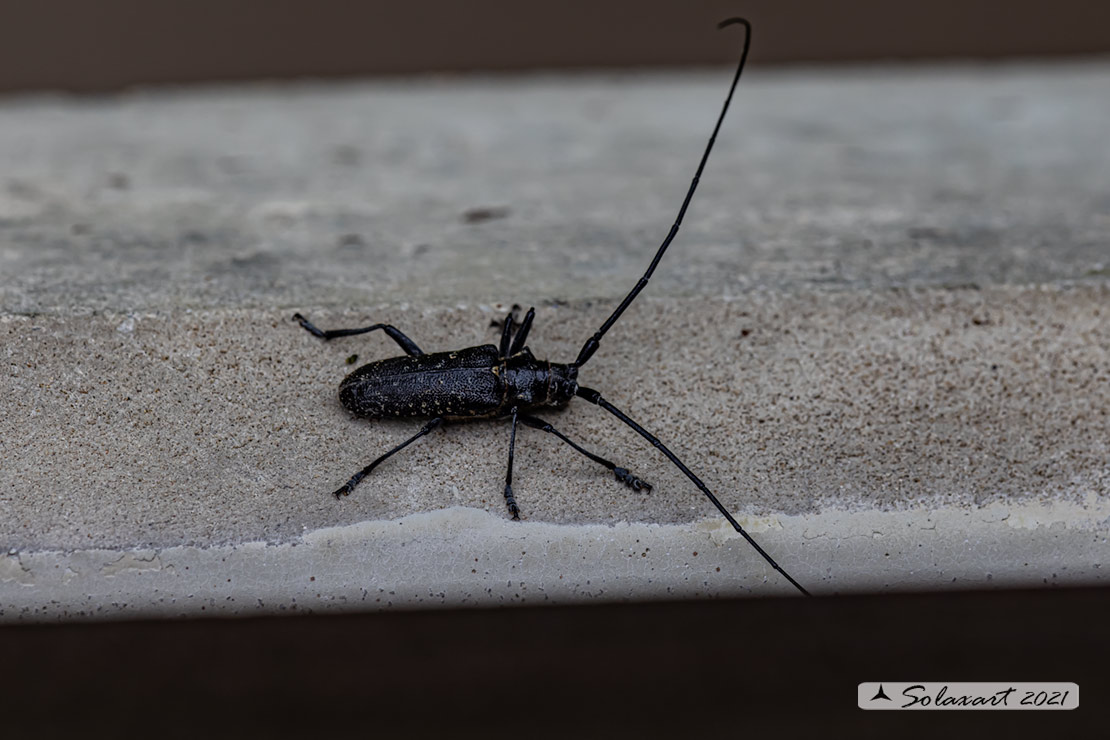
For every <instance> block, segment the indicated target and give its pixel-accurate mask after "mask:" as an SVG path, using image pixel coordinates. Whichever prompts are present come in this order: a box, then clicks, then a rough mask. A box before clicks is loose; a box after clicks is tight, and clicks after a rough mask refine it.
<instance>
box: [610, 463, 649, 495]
mask: <svg viewBox="0 0 1110 740" xmlns="http://www.w3.org/2000/svg"><path fill="white" fill-rule="evenodd" d="M613 475H614V476H616V478H617V480H619V481H620V482H621V483H623V484H625V485H626V486H628V487H629V488H631V489H632V490H633V491H643V492H644V493H651V488H652V486H651V484H650V483H648V482H647V481H646V480H643V479H641V478H637V477H636V476H634V475H632V473H631V471H629V470H628V468H613Z"/></svg>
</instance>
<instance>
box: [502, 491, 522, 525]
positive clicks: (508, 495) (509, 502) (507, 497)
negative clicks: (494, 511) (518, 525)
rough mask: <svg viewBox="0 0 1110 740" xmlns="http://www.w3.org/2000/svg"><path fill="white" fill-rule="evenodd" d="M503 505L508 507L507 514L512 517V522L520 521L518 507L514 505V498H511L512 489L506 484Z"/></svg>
mask: <svg viewBox="0 0 1110 740" xmlns="http://www.w3.org/2000/svg"><path fill="white" fill-rule="evenodd" d="M505 504H506V505H507V506H508V507H509V513H510V514H512V515H513V521H514V522H519V521H520V507H519V506H517V505H516V497H515V496H513V487H512V486H511V485H509V484H508V483H506V484H505Z"/></svg>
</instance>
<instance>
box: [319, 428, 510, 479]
mask: <svg viewBox="0 0 1110 740" xmlns="http://www.w3.org/2000/svg"><path fill="white" fill-rule="evenodd" d="M442 423H443V417H442V416H441V417H438V418H436V419H432V420H431V421H429V422H428V423H427V424H425V425H424V427H423V428H422V429H421V430H420V431H419V432H417V433H416V434H414V435H412V436H411V437H409V438H408V439H406V440H405V441H404V442H402V443H401V444H399V445H397V446H396V447H394V448H393V449H392V450H390V451H389V452H387V453H385V454H384V455H381V456H380V457H379V458H378V459H377V460H375V461H374V462H372V463H370V464H369V465H367V466H366V467H365V468H363V469H362V470H360V471H358V472H357V473H355V474H354V475H352V476H351V479H350V480H349V481H347V482H346V483H344V484H343V485H342V486H341V487H340V488H339V490H337V491H335V493H334V494H333V495H334V496H335V497H336V498H340V497H342V496H347V495H350V493H351V491H353V490H355V486H357V485H358V484H359V482H360V481H361V480H362V479H363V478H365V477H366V476H368V475H370V472H371V471H372V470H373V469H374V468H376V467H378V465H379V464H380V463H383V462H385V461H386V460H387V459H388V458H389V457H390V456H392V455H393V453H395V452H400V451H401V450H403V449H405V448H406V447H408V446H409V445H410V444H412V443H413V442H415V441H416V440H418V439H420V438H421V437H423V436H424V435H425V434H427V433H428V432H430V431H432V430H433V429H435V428H436V427H438V426H439V425H440V424H442ZM511 465H512V457H511V456H510V468H511Z"/></svg>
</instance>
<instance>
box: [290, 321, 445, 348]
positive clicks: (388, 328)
mask: <svg viewBox="0 0 1110 740" xmlns="http://www.w3.org/2000/svg"><path fill="white" fill-rule="evenodd" d="M293 320H294V321H296V322H298V323H299V324H300V325H301V326H302V327H304V329H305V330H306V331H308V332H309V333H311V334H312V335H313V336H315V337H320V338H321V339H323V340H329V339H335V338H336V337H353V336H355V335H356V334H366V333H367V332H372V331H377V330H378V329H381V330H382V331H384V332H385V333H386V334H388V335H389V338H390V339H392V340H393V341H394V342H396V343H397V344H398V346H400V348H401V349H403V350H404V351H405V354H407V355H412V356H416V355H422V354H424V351H423V350H422V349H420V348H419V347H417V346H416V342H414V341H412V340H411V339H409V338H408V337H406V336H405V335H404V333H403V332H402V331H401V330H400V329H398V328H397V327H395V326H393V325H392V324H374V325H373V326H364V327H362V328H361V329H331V330H328V331H325V330H323V329H317V328H316V325H315V324H313V323H312V322H311V321H309V320H308V319H306V318H305V317H304V316H301V315H300V314H299V313H295V314H293Z"/></svg>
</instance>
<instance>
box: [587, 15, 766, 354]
mask: <svg viewBox="0 0 1110 740" xmlns="http://www.w3.org/2000/svg"><path fill="white" fill-rule="evenodd" d="M734 24H740V25H742V26H743V27H744V53H743V54H741V55H740V64H739V65H738V66H737V67H736V76H735V77H733V78H732V85H731V86H730V87H729V89H728V96H727V97H726V98H725V105H724V107H723V108H721V115H720V116H718V118H717V125H716V126H714V127H713V135H712V136H710V137H709V143H708V144H707V145H706V147H705V154H703V155H701V162H700V163H699V164H698V171H697V172H695V173H694V180H693V182H691V183H690V189H689V190H688V191H686V199H685V200H683V201H682V208H680V209H679V210H678V218H676V219H675V222H674V225H673V226H671V230H670V233H668V234H667V238H666V239H664V240H663V244H662V245H661V246H660V247H659V251H657V252H656V253H655V259H653V260H652V261H651V266H650V267H648V269H647V272H645V273H644V276H643V277H642V278H640V281H639V282H638V283H636V287H635V288H633V289H632V292H630V293H629V294H628V295H627V296H625V299H624V300H623V301H621V304H620V305H619V306H617V310H616V311H613V315H612V316H610V317H609V318H608V319H606V320H605V323H604V324H602V325H601V328H600V329H598V330H597V331H596V332H594V335H593V336H592V337H590V338H589V339H587V340H586V343H585V344H584V345H582V349H581V350H580V351H579V352H578V359H577V360H575V361H574V367H582V366H583V365H585V364H586V362H587V361H588V360H589V359H590V358H591V357H593V354H594V352H596V351H597V348H598V346H599V345H600V343H601V338H602V337H603V336H605V332H607V331H609V328H610V327H612V326H613V324H615V323H616V322H617V319H619V318H620V316H621V314H622V313H624V309H626V308H628V306H629V304H630V303H632V301H634V300H635V299H636V296H638V295H639V294H640V291H641V290H643V289H644V286H646V285H647V284H648V280H649V279H650V278H651V274H652V273H653V272H655V266H656V265H658V264H659V260H661V259H663V253H664V252H666V251H667V247H669V246H670V245H671V241H673V240H674V237H675V234H677V233H678V227H679V226H681V225H682V217H683V216H685V215H686V208H687V206H689V205H690V199H691V198H693V197H694V191H695V190H696V189H697V187H698V180H700V179H701V172H702V170H703V169H705V162H706V160H707V159H709V152H710V151H712V149H713V142H715V141H716V140H717V132H718V131H720V130H721V122H722V121H724V120H725V113H727V112H728V104H729V103H731V102H732V93H733V92H734V91H735V90H736V83H738V82H739V81H740V73H741V72H743V71H744V62H746V61H747V59H748V49H750V48H751V45H752V24H751V23H749V22H748V21H746V20H745V19H743V18H729V19H727V20H723V21H721V22H720V23H718V24H717V28H724V27H725V26H731V25H734Z"/></svg>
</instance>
